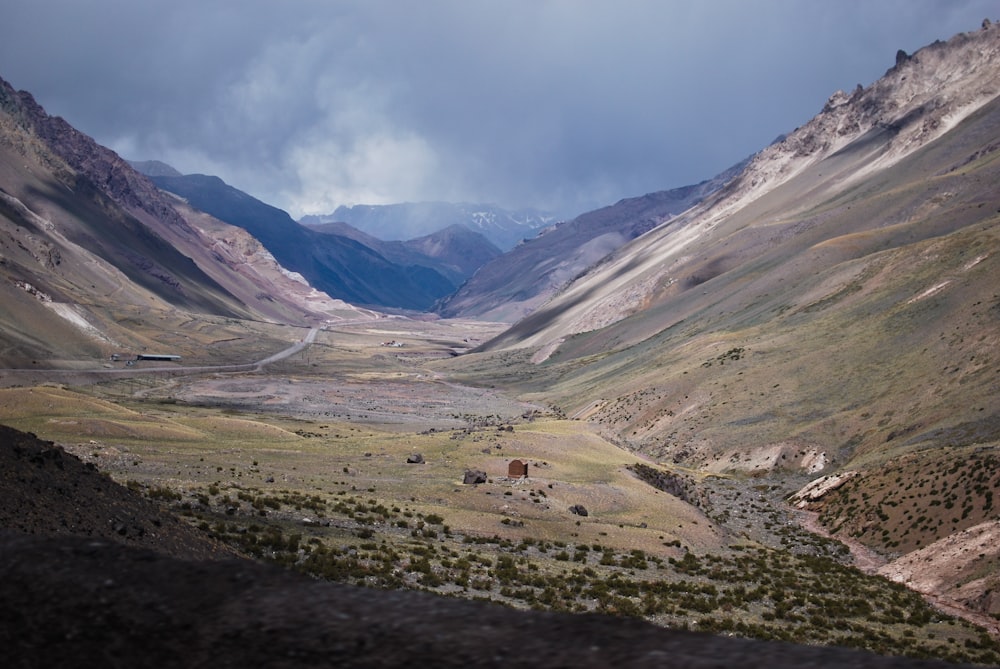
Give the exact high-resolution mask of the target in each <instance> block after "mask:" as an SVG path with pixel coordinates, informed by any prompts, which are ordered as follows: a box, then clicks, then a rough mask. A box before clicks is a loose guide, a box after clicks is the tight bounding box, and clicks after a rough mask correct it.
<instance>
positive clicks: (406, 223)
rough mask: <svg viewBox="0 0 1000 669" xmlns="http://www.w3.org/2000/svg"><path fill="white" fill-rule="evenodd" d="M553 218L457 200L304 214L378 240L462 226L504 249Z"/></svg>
mask: <svg viewBox="0 0 1000 669" xmlns="http://www.w3.org/2000/svg"><path fill="white" fill-rule="evenodd" d="M555 221H556V217H555V216H554V215H553V214H550V213H546V212H543V211H538V210H535V209H523V210H517V211H511V210H508V209H504V208H502V207H498V206H496V205H492V204H472V203H456V202H402V203H398V204H386V205H373V204H357V205H353V206H340V207H337V209H336V210H334V211H333V213H331V214H326V215H318V216H317V215H310V216H304V217H303V218H301V219H300V220H299V222H300V223H302V224H303V225H323V224H325V223H347V224H349V225H351V226H353V227H355V228H357V229H358V230H361V231H362V232H366V233H368V234H369V235H371V236H373V237H376V238H378V239H384V240H390V241H391V240H401V239H411V238H414V237H423V236H426V235H429V234H432V233H434V232H437V231H438V230H441V229H443V228H449V227H452V226H455V225H461V226H464V227H466V228H468V229H469V230H472V231H473V232H478V233H480V234H481V235H483V236H484V237H486V238H487V239H489V240H490V242H492V243H493V244H494V245H495V246H497V247H498V248H499V249H501V250H503V251H509V250H510V249H511V248H513V247H514V246H516V245H517V244H519V243H520V242H521V241H523V240H525V239H530V238H532V237H534V236H535V235H536V234H538V231H539V230H540V229H542V228H545V227H548V226H549V225H552V224H553V223H554V222H555Z"/></svg>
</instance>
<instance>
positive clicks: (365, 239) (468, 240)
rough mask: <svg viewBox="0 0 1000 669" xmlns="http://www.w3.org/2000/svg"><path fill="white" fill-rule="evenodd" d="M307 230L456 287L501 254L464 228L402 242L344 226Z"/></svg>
mask: <svg viewBox="0 0 1000 669" xmlns="http://www.w3.org/2000/svg"><path fill="white" fill-rule="evenodd" d="M311 229H313V230H316V231H318V232H322V233H324V234H333V235H339V236H341V237H347V238H349V239H353V240H355V241H358V242H361V243H362V244H364V245H365V246H367V247H368V248H370V249H374V250H375V251H377V252H378V253H379V254H381V255H382V256H384V257H385V258H387V259H388V260H391V261H392V262H394V263H396V264H397V265H403V266H409V265H423V266H426V267H429V268H430V269H433V270H435V271H436V272H439V273H440V274H442V275H444V276H445V277H447V278H448V279H449V280H450V281H452V282H453V286H454V287H456V288H457V287H458V286H459V285H461V284H462V282H463V281H465V280H466V279H467V278H469V277H470V276H472V275H473V274H475V273H476V270H478V269H479V268H480V267H482V266H483V265H485V264H486V263H488V262H489V261H490V260H493V259H494V258H496V257H497V256H499V255H500V254H501V252H500V249H498V248H497V247H496V246H494V245H493V244H492V243H491V242H490V240H488V239H486V237H484V236H483V235H481V234H479V233H478V232H473V231H472V230H470V229H469V228H467V227H465V226H464V225H452V226H449V227H447V228H444V229H443V230H438V231H436V232H433V233H431V234H429V235H424V236H423V237H417V238H415V239H410V240H407V241H403V242H400V241H390V242H386V241H382V240H381V239H376V238H375V237H372V236H371V235H368V234H365V233H364V232H361V231H360V230H358V229H356V228H354V227H352V226H350V225H348V224H347V223H322V224H320V225H313V226H311Z"/></svg>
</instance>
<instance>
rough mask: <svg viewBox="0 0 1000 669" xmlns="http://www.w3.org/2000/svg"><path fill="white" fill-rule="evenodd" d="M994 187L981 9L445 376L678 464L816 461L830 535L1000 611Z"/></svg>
mask: <svg viewBox="0 0 1000 669" xmlns="http://www.w3.org/2000/svg"><path fill="white" fill-rule="evenodd" d="M998 184H1000V26H997V25H994V24H991V23H990V22H988V21H987V22H984V25H983V28H982V29H981V30H979V31H975V32H970V33H963V34H959V35H956V36H954V37H953V38H951V39H949V40H948V41H946V42H936V43H934V44H931V45H929V46H927V47H924V48H923V49H920V50H919V51H917V52H915V53H913V54H906V53H904V52H900V53H899V54H898V55H897V59H896V63H895V65H893V67H891V68H890V69H889V70H888V71H887V72H886V73H885V75H884V76H883V77H882V78H881V79H879V80H878V81H876V82H875V83H873V84H872V85H870V86H868V87H860V86H859V87H858V88H857V89H855V90H853V91H850V92H837V93H835V94H834V95H833V96H831V97H830V99H829V100H828V101H827V103H826V104H825V105H824V106H823V108H822V110H821V111H820V113H819V114H818V115H817V116H816V117H814V118H813V119H812V120H810V121H809V122H808V123H806V124H804V125H803V126H801V127H800V128H797V129H796V130H794V131H793V132H791V133H789V134H788V135H787V136H786V137H784V138H783V139H781V140H780V141H778V142H776V143H774V144H773V145H772V146H769V147H767V148H765V149H764V150H762V151H761V152H760V153H758V154H757V155H755V156H754V157H753V158H752V160H751V161H750V162H749V163H748V164H747V165H746V167H745V168H744V169H743V170H742V171H741V172H740V173H739V174H738V175H736V176H735V177H734V178H733V179H732V180H730V181H729V182H728V183H726V184H725V185H724V186H723V187H722V188H719V189H718V190H716V191H714V192H713V193H711V194H709V195H708V196H706V197H705V198H704V199H703V200H702V201H701V202H700V203H698V204H696V205H694V206H693V207H692V208H690V209H688V210H687V211H685V212H683V213H682V214H680V215H678V216H676V217H674V218H671V219H670V220H669V221H667V222H666V223H665V224H662V225H659V226H657V227H654V228H652V229H651V230H649V231H648V232H646V233H645V234H643V235H641V236H639V237H637V238H635V239H633V240H631V241H630V242H628V243H626V244H625V245H623V246H621V247H620V248H618V249H617V250H616V251H614V252H612V253H610V254H609V255H608V256H606V257H604V258H602V259H601V260H600V262H598V263H597V264H595V265H593V266H592V267H591V268H590V269H589V270H588V271H586V272H584V273H582V274H581V275H580V276H578V277H576V278H575V280H573V281H571V282H570V283H569V284H568V285H566V286H564V287H563V288H562V289H561V290H560V291H559V292H558V293H557V294H556V295H554V296H553V297H552V298H551V299H550V300H548V301H547V302H545V303H544V304H543V305H541V306H540V307H538V308H537V309H535V310H534V311H533V312H532V313H530V314H529V315H528V316H526V317H525V318H523V319H522V320H520V321H519V322H517V323H516V324H515V325H514V326H513V327H511V328H510V329H508V330H507V331H506V332H504V333H503V334H501V335H500V336H499V337H497V338H495V339H493V340H492V341H490V342H487V343H486V344H484V345H483V346H481V347H480V349H479V351H480V353H479V354H478V357H479V362H478V363H477V366H476V370H477V371H476V372H475V373H473V372H471V371H469V372H466V374H467V378H466V380H467V381H470V382H471V381H475V380H477V379H478V380H479V382H481V383H485V382H486V381H487V379H489V382H491V383H504V384H508V385H509V386H510V387H512V388H515V389H517V391H518V392H519V395H520V396H522V397H524V398H527V399H535V400H542V399H544V401H548V402H551V403H554V404H556V405H558V406H560V407H561V408H562V410H563V411H564V412H565V413H566V414H567V415H568V416H572V417H575V418H577V419H581V420H588V421H591V422H593V423H595V424H597V425H600V426H601V429H602V430H603V432H604V434H606V435H607V437H608V438H610V439H613V440H614V441H615V442H616V443H618V444H620V445H621V446H622V447H624V448H628V449H630V450H635V451H638V452H641V453H644V454H646V455H648V456H650V457H652V458H654V459H655V460H657V461H660V462H670V463H673V464H674V465H675V466H678V467H682V468H684V470H685V471H697V472H702V473H709V472H712V473H717V474H720V475H740V476H745V475H749V476H756V477H762V478H763V477H769V476H774V477H793V478H794V477H797V476H801V477H806V478H803V479H802V481H803V483H804V482H805V481H806V480H808V479H809V478H813V479H816V478H819V477H820V476H821V475H822V478H821V479H819V480H820V481H822V482H823V483H825V485H818V487H816V488H812V489H810V490H808V491H805V492H803V495H802V497H801V498H800V499H801V500H802V502H801V503H802V505H803V507H804V508H808V509H811V510H813V511H815V512H816V513H818V514H820V515H819V518H820V520H821V522H822V523H823V524H824V525H825V526H826V527H827V528H828V529H829V530H830V531H831V532H833V533H834V536H837V537H841V538H843V539H845V540H848V541H859V542H861V543H863V544H865V545H867V546H869V547H871V548H874V549H876V550H878V551H880V552H881V553H882V554H884V555H887V556H890V560H893V559H894V561H890V563H889V565H887V566H886V567H884V570H885V573H886V574H887V575H890V576H891V577H893V578H897V579H898V580H900V581H903V582H912V583H915V584H919V587H922V588H925V589H929V590H931V591H934V592H937V593H938V594H942V593H946V594H947V595H948V596H949V597H952V598H954V599H955V600H958V601H962V602H965V603H966V604H968V605H969V606H972V607H974V608H978V609H981V610H984V611H986V612H988V613H990V614H1000V597H997V595H996V594H995V593H996V592H1000V580H998V579H1000V576H998V572H997V570H996V568H995V565H996V560H997V558H998V557H1000V548H998V545H997V544H995V543H994V544H993V545H992V546H991V547H990V548H989V549H987V550H985V551H984V550H980V549H979V546H980V545H981V544H980V543H979V542H981V541H984V537H994V539H995V537H996V536H998V533H1000V516H998V513H997V507H996V506H995V505H994V503H993V495H994V492H995V489H996V488H997V487H1000V470H998V469H997V468H996V467H995V466H994V465H995V463H996V462H997V460H996V452H997V448H998V445H1000V368H998V365H997V362H998V359H997V350H998V347H1000V187H998ZM513 360H520V361H522V363H523V364H525V365H526V366H531V367H533V371H532V372H531V373H528V372H520V373H514V372H511V371H508V370H512V369H514V368H515V366H514V363H513V362H512V361H513ZM491 361H493V362H491ZM467 369H469V370H471V366H470V367H467ZM987 463H992V464H987ZM983 466H986V467H987V469H986V471H985V472H983V473H977V472H978V471H979V470H980V468H982V467H983ZM973 482H976V483H973ZM814 484H815V481H814ZM985 541H986V543H989V540H988V539H986V540H985ZM991 564H992V565H993V566H992V567H991V566H990V565H991Z"/></svg>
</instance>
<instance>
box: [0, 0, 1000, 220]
mask: <svg viewBox="0 0 1000 669" xmlns="http://www.w3.org/2000/svg"><path fill="white" fill-rule="evenodd" d="M987 17H988V18H990V19H991V20H993V21H994V22H996V21H997V20H998V19H1000V0H836V1H830V0H697V1H694V0H488V1H487V0H391V1H390V0H4V2H3V8H2V9H0V77H2V78H3V79H6V80H7V81H8V82H9V83H10V84H11V85H13V86H14V87H15V88H17V89H21V90H27V91H29V92H30V93H32V94H33V95H34V96H35V98H36V100H37V101H38V102H39V103H40V104H41V105H42V106H43V107H44V108H45V109H46V111H48V112H49V113H50V114H53V115H57V116H62V117H63V118H65V119H66V120H67V121H68V122H69V123H70V124H72V125H73V126H75V127H76V128H78V129H79V130H81V131H83V132H85V133H87V134H88V135H90V136H91V137H93V138H94V139H95V140H97V141H98V142H99V143H101V144H103V145H105V146H108V147H110V148H112V149H114V150H115V151H117V152H118V153H119V154H120V155H122V156H123V157H124V158H127V159H130V160H154V159H155V160H162V161H164V162H166V163H169V164H170V165H172V166H173V167H175V168H176V169H178V170H180V171H181V172H183V173H185V174H190V173H202V174H213V175H217V176H219V177H221V178H222V179H224V180H225V181H226V182H227V183H229V184H231V185H233V186H235V187H236V188H239V189H241V190H244V191H246V192H248V193H250V194H251V195H253V196H254V197H257V198H259V199H261V200H263V201H265V202H267V203H269V204H272V205H274V206H277V207H280V208H282V209H284V210H286V211H288V212H289V213H290V214H292V216H293V217H295V218H299V217H301V216H303V215H305V214H328V213H331V212H332V211H333V210H334V209H335V208H336V207H337V206H339V205H354V204H388V203H395V202H417V201H436V200H443V201H453V202H484V203H492V204H497V205H500V206H504V207H508V208H514V209H516V208H522V207H534V208H541V209H545V210H548V211H551V212H554V213H556V214H557V215H560V216H563V217H570V216H573V215H576V214H578V213H582V212H584V211H588V210H591V209H594V208H597V207H600V206H604V205H607V204H612V203H614V202H616V201H617V200H619V199H621V198H624V197H633V196H638V195H642V194H645V193H648V192H653V191H657V190H664V189H668V188H675V187H680V186H685V185H689V184H694V183H698V182H700V181H702V180H705V179H708V178H711V177H712V176H714V175H716V174H718V173H719V172H721V171H723V170H724V169H726V168H727V167H729V166H731V165H733V164H735V163H737V162H739V161H740V160H742V159H743V158H745V157H747V156H749V155H751V154H753V153H754V152H756V151H758V150H760V149H762V148H764V147H765V146H766V145H767V144H769V143H770V142H771V141H772V140H773V139H774V138H776V137H777V136H778V135H780V134H783V133H787V132H791V131H792V130H794V129H795V128H796V127H798V126H800V125H802V124H804V123H805V122H807V121H808V120H809V119H810V118H812V117H813V116H814V115H816V114H817V113H818V112H819V111H820V110H821V109H822V107H823V105H824V103H825V102H826V100H827V99H828V98H829V97H830V95H832V94H833V93H834V92H836V91H837V90H850V89H853V88H854V87H855V86H856V85H858V84H861V85H863V86H867V85H869V84H871V83H873V82H874V81H875V80H876V79H878V78H879V77H880V76H882V74H884V73H885V71H886V70H887V69H889V68H890V67H891V66H892V65H893V64H894V62H895V56H896V52H897V50H899V49H903V50H905V51H907V52H908V53H912V52H913V51H915V50H917V49H919V48H920V47H922V46H925V45H927V44H929V43H931V42H933V41H934V40H937V39H941V40H946V39H948V38H949V37H951V36H952V35H954V34H955V33H958V32H965V31H972V30H977V29H979V27H980V25H981V23H982V20H983V19H984V18H987Z"/></svg>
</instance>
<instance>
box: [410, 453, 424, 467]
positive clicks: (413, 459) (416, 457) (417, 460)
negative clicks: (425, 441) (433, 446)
mask: <svg viewBox="0 0 1000 669" xmlns="http://www.w3.org/2000/svg"><path fill="white" fill-rule="evenodd" d="M406 462H407V464H410V465H422V464H424V456H422V455H420V454H419V453H414V454H413V455H411V456H409V457H408V458H406Z"/></svg>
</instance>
